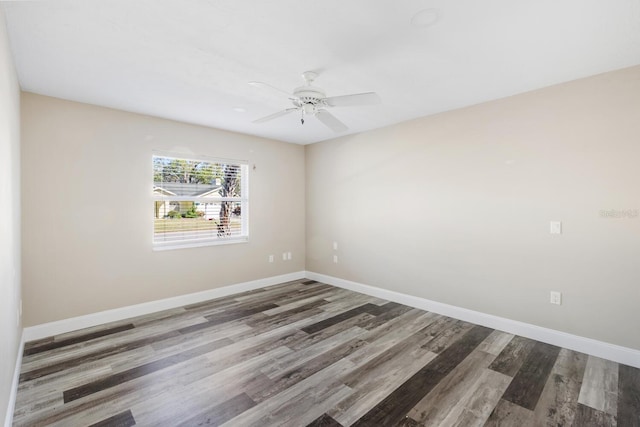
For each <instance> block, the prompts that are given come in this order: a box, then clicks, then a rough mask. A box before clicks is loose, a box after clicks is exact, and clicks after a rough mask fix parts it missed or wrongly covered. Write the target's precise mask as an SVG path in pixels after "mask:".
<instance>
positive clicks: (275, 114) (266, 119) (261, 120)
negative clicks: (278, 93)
mask: <svg viewBox="0 0 640 427" xmlns="http://www.w3.org/2000/svg"><path fill="white" fill-rule="evenodd" d="M296 110H297V108H287V109H286V110H282V111H278V112H277V113H273V114H271V115H268V116H267V117H263V118H261V119H258V120H254V121H253V123H264V122H268V121H269V120H273V119H277V118H278V117H282V116H286V115H287V114H289V113H292V112H294V111H296Z"/></svg>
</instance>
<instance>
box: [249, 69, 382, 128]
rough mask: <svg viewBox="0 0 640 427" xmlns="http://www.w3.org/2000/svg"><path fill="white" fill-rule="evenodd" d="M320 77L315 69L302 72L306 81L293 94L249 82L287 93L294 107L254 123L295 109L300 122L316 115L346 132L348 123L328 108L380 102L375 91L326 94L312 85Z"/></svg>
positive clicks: (265, 120)
mask: <svg viewBox="0 0 640 427" xmlns="http://www.w3.org/2000/svg"><path fill="white" fill-rule="evenodd" d="M317 77H318V74H317V73H315V72H313V71H305V72H304V73H302V78H303V79H304V81H305V83H306V84H305V85H304V86H300V87H297V88H295V89H294V90H293V94H289V93H288V92H286V91H284V90H281V89H278V88H277V87H274V86H272V85H270V84H268V83H263V82H249V84H250V85H252V86H266V87H270V88H272V89H275V90H277V91H279V92H282V93H285V94H286V95H287V96H288V97H289V99H290V100H291V102H292V103H293V107H291V108H287V109H286V110H282V111H278V112H277V113H274V114H271V115H268V116H266V117H262V118H261V119H258V120H254V121H253V123H264V122H268V121H269V120H273V119H277V118H278V117H282V116H285V115H287V114H290V113H293V112H294V111H299V112H300V123H302V124H304V119H305V116H315V117H316V118H317V119H318V120H320V122H322V123H323V124H324V125H325V126H326V127H328V128H329V129H331V130H332V131H334V132H336V133H337V132H344V131H346V130H347V129H348V127H347V125H345V124H344V123H342V122H341V121H340V120H338V119H337V118H336V117H335V116H334V115H333V114H331V113H330V112H329V111H327V108H331V107H350V106H358V105H373V104H379V103H380V97H379V96H378V94H376V93H375V92H366V93H357V94H353V95H342V96H331V97H328V98H327V96H326V95H325V93H324V91H323V90H322V89H320V88H319V87H317V86H312V85H311V84H312V83H313V81H314V80H315V79H316V78H317Z"/></svg>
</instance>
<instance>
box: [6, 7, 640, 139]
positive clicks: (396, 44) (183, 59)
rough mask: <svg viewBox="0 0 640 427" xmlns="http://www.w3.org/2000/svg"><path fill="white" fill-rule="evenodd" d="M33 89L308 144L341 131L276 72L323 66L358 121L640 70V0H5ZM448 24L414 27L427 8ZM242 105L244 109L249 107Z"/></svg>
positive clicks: (22, 71)
mask: <svg viewBox="0 0 640 427" xmlns="http://www.w3.org/2000/svg"><path fill="white" fill-rule="evenodd" d="M1 4H2V7H3V9H4V11H5V14H6V19H7V25H8V29H9V37H10V40H11V45H12V50H13V53H14V56H15V62H16V67H17V69H18V75H19V78H20V84H21V86H22V88H23V89H24V90H26V91H30V92H35V93H39V94H44V95H49V96H54V97H59V98H64V99H70V100H75V101H80V102H86V103H90V104H96V105H102V106H107V107H112V108H117V109H122V110H127V111H133V112H138V113H143V114H148V115H153V116H159V117H165V118H170V119H175V120H179V121H184V122H189V123H197V124H201V125H206V126H212V127H216V128H221V129H227V130H232V131H237V132H243V133H247V134H253V135H260V136H264V137H268V138H274V139H278V140H283V141H289V142H295V143H301V144H306V143H312V142H317V141H322V140H325V139H330V138H333V137H335V136H337V135H336V134H334V133H333V132H331V131H330V130H328V129H327V128H325V127H324V126H322V125H321V124H320V123H319V122H317V120H311V119H309V120H306V122H305V124H304V126H302V125H301V124H300V117H299V116H298V115H297V114H290V115H288V116H285V117H281V118H279V119H276V120H273V121H271V122H268V123H264V124H254V123H252V120H255V119H258V118H260V117H263V116H266V115H268V114H271V113H274V112H276V111H279V110H282V109H284V108H287V107H290V106H291V105H290V101H289V100H288V99H287V98H286V96H282V94H280V93H278V92H277V91H271V90H269V89H265V88H256V87H252V86H250V85H248V84H247V82H249V81H252V80H258V81H264V82H268V83H271V84H272V85H274V86H277V87H279V88H282V89H285V90H287V91H291V90H292V89H293V88H294V87H296V86H300V85H301V84H302V80H301V78H300V74H301V73H302V72H303V71H305V70H315V71H318V72H319V73H320V76H319V77H318V79H317V80H316V82H315V85H316V86H320V87H322V88H323V89H324V90H325V91H326V93H327V96H337V95H344V94H349V93H358V92H368V91H375V92H377V93H378V94H379V95H380V97H381V98H382V104H380V105H373V106H366V107H335V108H333V109H332V110H331V111H332V113H333V114H334V115H335V116H336V117H338V118H339V119H340V120H342V121H343V122H344V123H345V124H347V126H349V131H347V132H344V133H342V134H340V135H343V134H348V133H355V132H362V131H365V130H369V129H374V128H378V127H382V126H387V125H390V124H393V123H398V122H401V121H405V120H409V119H412V118H416V117H420V116H425V115H430V114H435V113H438V112H442V111H447V110H451V109H455V108H460V107H464V106H467V105H472V104H477V103H480V102H484V101H488V100H492V99H497V98H502V97H505V96H509V95H513V94H517V93H521V92H525V91H529V90H532V89H537V88H541V87H544V86H548V85H552V84H555V83H560V82H563V81H568V80H573V79H576V78H580V77H585V76H589V75H593V74H597V73H601V72H605V71H610V70H614V69H618V68H623V67H627V66H632V65H637V64H640V0H484V1H478V0H448V1H445V0H393V1H392V0H348V1H345V0H322V1H309V0H268V1H261V0H210V1H207V0H187V1H177V0H172V1H166V0H104V1H86V0H72V1H66V0H63V1H57V0H51V1H16V2H7V1H2V2H1ZM432 8H434V9H436V13H437V15H433V13H432V14H431V15H427V17H426V18H427V20H429V19H430V18H433V17H434V16H437V17H438V19H437V22H436V23H435V24H433V25H430V26H427V27H416V26H414V25H412V24H411V20H412V18H413V17H414V15H415V14H416V12H418V11H421V10H424V9H432ZM238 107H241V108H243V109H246V112H244V113H240V112H236V111H235V110H234V108H238Z"/></svg>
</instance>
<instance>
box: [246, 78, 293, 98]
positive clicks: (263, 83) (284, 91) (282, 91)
mask: <svg viewBox="0 0 640 427" xmlns="http://www.w3.org/2000/svg"><path fill="white" fill-rule="evenodd" d="M248 84H249V85H251V86H253V87H261V86H263V87H267V88H269V89H273V90H276V91H278V92H280V93H284V94H285V95H287V97H290V96H291V94H290V93H289V92H287V91H286V90H282V89H280V88H277V87H275V86H273V85H270V84H269V83H265V82H255V81H254V82H249V83H248Z"/></svg>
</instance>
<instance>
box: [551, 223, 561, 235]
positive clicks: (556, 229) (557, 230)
mask: <svg viewBox="0 0 640 427" xmlns="http://www.w3.org/2000/svg"><path fill="white" fill-rule="evenodd" d="M549 233H551V234H562V222H561V221H551V222H550V223H549Z"/></svg>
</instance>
